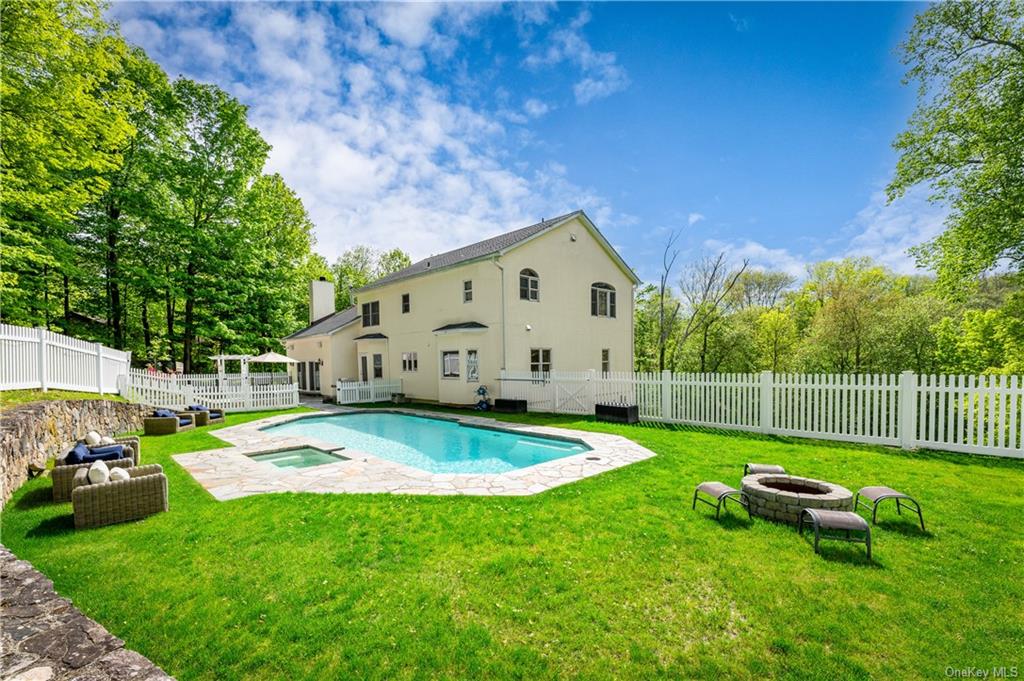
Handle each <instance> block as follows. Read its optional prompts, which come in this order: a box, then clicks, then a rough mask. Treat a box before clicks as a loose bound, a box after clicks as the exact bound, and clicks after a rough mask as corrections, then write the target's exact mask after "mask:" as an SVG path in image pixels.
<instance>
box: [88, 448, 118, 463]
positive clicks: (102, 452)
mask: <svg viewBox="0 0 1024 681" xmlns="http://www.w3.org/2000/svg"><path fill="white" fill-rule="evenodd" d="M89 450H90V451H89V453H90V454H92V455H93V456H103V455H106V454H117V458H121V455H122V454H124V445H103V446H102V447H90V448H89ZM95 460H96V459H94V461H95Z"/></svg>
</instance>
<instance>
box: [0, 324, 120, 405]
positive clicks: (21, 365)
mask: <svg viewBox="0 0 1024 681" xmlns="http://www.w3.org/2000/svg"><path fill="white" fill-rule="evenodd" d="M131 359H132V354H131V353H130V352H122V351H121V350H113V349H111V348H108V347H105V346H103V345H100V344H99V343H90V342H88V341H83V340H79V339H77V338H70V337H68V336H62V335H60V334H59V333H53V332H51V331H47V330H46V329H31V328H27V327H24V326H12V325H10V324H0V390H17V389H25V388H33V389H34V388H41V389H43V390H48V389H50V388H53V389H59V390H78V391H81V392H92V393H100V394H102V393H107V392H115V391H116V390H117V381H118V377H120V376H123V375H125V374H126V373H127V372H128V369H129V367H130V366H131Z"/></svg>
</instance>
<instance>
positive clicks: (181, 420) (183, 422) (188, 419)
mask: <svg viewBox="0 0 1024 681" xmlns="http://www.w3.org/2000/svg"><path fill="white" fill-rule="evenodd" d="M178 423H179V424H180V425H183V426H187V425H188V424H190V423H192V417H191V416H179V417H178Z"/></svg>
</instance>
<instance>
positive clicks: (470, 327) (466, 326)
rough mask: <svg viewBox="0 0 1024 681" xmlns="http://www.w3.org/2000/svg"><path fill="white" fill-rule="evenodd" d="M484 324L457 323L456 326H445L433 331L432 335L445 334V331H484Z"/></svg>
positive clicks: (485, 326)
mask: <svg viewBox="0 0 1024 681" xmlns="http://www.w3.org/2000/svg"><path fill="white" fill-rule="evenodd" d="M486 328H487V325H486V324H481V323H480V322H459V323H458V324H445V325H444V326H439V327H438V328H436V329H434V333H445V332H447V331H477V330H479V329H486Z"/></svg>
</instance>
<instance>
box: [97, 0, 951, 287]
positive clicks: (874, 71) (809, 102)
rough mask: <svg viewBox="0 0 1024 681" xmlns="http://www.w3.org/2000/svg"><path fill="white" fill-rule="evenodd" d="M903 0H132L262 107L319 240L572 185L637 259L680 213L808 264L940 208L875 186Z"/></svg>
mask: <svg viewBox="0 0 1024 681" xmlns="http://www.w3.org/2000/svg"><path fill="white" fill-rule="evenodd" d="M920 8H921V5H915V4H896V3H822V4H818V3H793V4H774V3H643V4H641V3H593V4H566V5H554V4H545V3H530V4H518V5H499V4H458V5H437V4H427V3H418V4H380V5H358V4H341V3H317V4H300V3H286V4H280V5H275V4H269V3H258V4H257V3H253V4H216V3H201V4H190V3H188V4H187V3H176V4H159V3H123V4H114V5H113V6H112V7H111V10H110V15H111V17H112V18H114V19H116V20H118V21H119V22H120V23H121V26H122V31H123V32H124V34H125V35H126V37H127V38H128V39H129V40H130V41H131V42H134V43H136V44H138V45H140V46H142V47H143V48H145V49H146V51H147V52H148V53H149V54H150V56H152V57H153V58H154V59H156V60H157V61H158V62H159V63H160V64H161V65H162V66H163V67H164V68H165V69H166V70H167V71H168V73H169V74H170V75H171V76H177V75H179V74H182V75H185V76H188V77H191V78H196V79H198V80H203V81H208V82H213V83H216V84H218V85H219V86H221V87H223V88H224V89H226V90H228V91H229V92H231V93H232V94H233V95H234V96H236V97H238V98H239V99H240V100H241V101H243V102H244V103H246V104H247V105H249V106H250V107H251V120H252V122H253V123H254V125H256V127H257V128H259V129H260V131H261V132H262V133H263V135H264V137H266V138H267V140H268V141H269V142H270V143H271V144H272V145H273V147H274V149H273V151H272V152H271V157H270V161H269V166H268V169H269V170H273V171H277V172H280V173H282V175H283V176H284V177H285V179H286V181H287V182H288V183H289V184H290V185H291V186H292V187H293V188H295V189H296V191H297V192H298V193H299V195H300V196H301V197H302V199H303V201H304V203H305V205H306V207H307V209H308V210H309V212H310V214H311V216H312V217H313V220H314V222H315V223H316V226H317V238H318V249H319V250H320V251H321V252H322V253H323V254H324V255H325V256H327V257H328V258H329V259H332V260H333V258H334V257H335V256H337V255H338V254H339V253H340V252H341V251H342V250H344V249H345V248H347V247H349V246H352V245H355V244H359V243H365V244H369V245H371V246H374V247H376V248H390V247H392V246H399V247H402V248H404V249H405V250H407V251H410V252H411V253H412V255H413V256H414V257H422V256H426V255H429V254H431V253H436V252H440V251H443V250H447V249H449V248H453V247H456V246H459V245H462V244H465V243H468V242H470V241H474V240H477V239H480V238H484V237H487V236H491V235H493V234H494V233H496V232H498V231H502V230H505V229H513V228H516V227H521V226H524V225H526V224H530V223H532V222H535V221H537V220H539V219H541V218H543V217H550V216H552V215H557V214H560V213H563V212H567V211H569V210H573V209H575V208H578V207H582V208H584V209H585V210H587V212H588V214H590V216H591V217H592V218H593V219H594V221H595V222H596V223H597V225H598V227H600V228H601V229H602V231H604V232H605V234H606V235H607V236H608V238H609V239H610V240H611V241H612V243H614V244H615V245H616V247H617V248H619V249H620V251H621V253H622V255H623V256H624V257H625V258H626V260H627V262H629V263H630V264H631V265H632V266H633V267H634V269H636V270H637V272H638V273H639V274H640V276H641V277H642V278H644V279H647V280H653V279H655V278H656V277H657V273H658V268H659V266H660V260H661V245H662V243H663V242H664V240H665V238H666V236H667V235H668V234H669V233H670V232H671V231H672V230H676V229H678V230H683V237H682V239H681V242H680V243H681V245H682V247H683V248H684V249H685V253H684V255H683V257H684V258H694V257H697V256H699V255H701V254H705V253H714V252H717V251H719V250H726V251H728V252H729V254H730V257H731V258H733V259H735V260H739V259H741V258H749V259H750V260H751V262H752V264H754V265H755V266H759V267H770V268H778V269H785V270H787V271H790V272H792V273H794V274H800V273H801V272H802V271H803V270H804V268H805V266H806V264H807V263H808V262H811V261H814V260H819V259H824V258H835V257H842V256H846V255H869V256H872V257H874V258H876V259H878V260H880V261H881V262H883V263H885V264H887V265H889V266H890V267H892V268H894V269H897V270H899V271H904V272H909V271H913V263H912V261H911V260H910V259H909V258H908V257H907V255H906V248H907V247H909V246H911V245H914V244H916V243H919V242H921V241H924V240H926V239H928V238H930V237H932V236H934V235H935V234H936V233H938V231H940V229H941V222H942V218H943V215H944V212H943V210H942V208H941V207H937V206H932V205H929V204H928V203H927V202H926V200H925V199H926V196H927V194H926V193H925V192H922V191H915V192H914V193H912V194H911V195H910V196H908V197H907V198H906V199H904V200H902V201H900V202H898V203H896V204H893V205H886V203H885V197H884V192H883V188H884V186H885V184H886V182H887V180H888V179H889V177H890V176H891V173H892V169H893V166H894V164H895V160H896V156H895V154H894V152H893V150H892V148H891V142H892V139H893V138H894V136H895V135H896V134H897V133H898V132H899V131H900V130H901V129H902V128H903V126H904V124H905V122H906V119H907V117H908V116H909V114H910V112H911V111H912V109H913V104H914V89H913V87H912V86H903V85H902V84H901V78H902V75H903V66H902V64H901V63H900V62H899V56H898V54H897V52H896V50H897V46H898V44H899V42H900V40H901V39H902V38H903V36H904V35H905V33H906V31H907V29H908V28H909V26H910V24H911V22H912V21H913V16H914V13H915V11H917V10H919V9H920Z"/></svg>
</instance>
